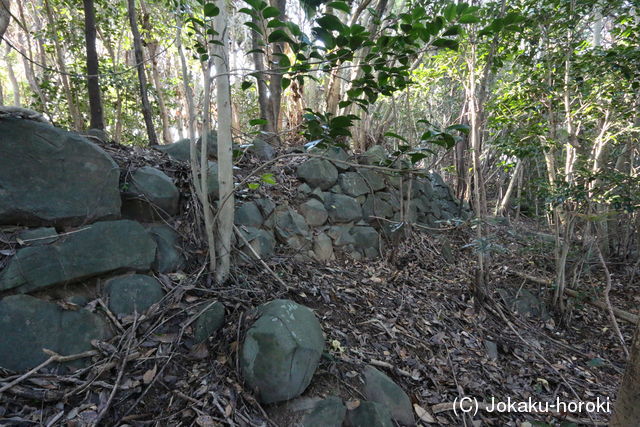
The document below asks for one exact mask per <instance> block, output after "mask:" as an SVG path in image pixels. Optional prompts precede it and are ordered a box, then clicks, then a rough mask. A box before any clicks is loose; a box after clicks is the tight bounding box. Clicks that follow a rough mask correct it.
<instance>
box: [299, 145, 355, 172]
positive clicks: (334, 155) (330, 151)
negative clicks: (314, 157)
mask: <svg viewBox="0 0 640 427" xmlns="http://www.w3.org/2000/svg"><path fill="white" fill-rule="evenodd" d="M309 152H310V153H313V154H318V155H320V156H324V157H327V158H330V159H335V160H342V161H346V160H348V159H349V155H348V154H347V152H346V151H344V149H343V148H342V147H338V146H335V145H333V146H330V147H327V148H325V149H322V148H317V147H314V148H312V149H311V150H309ZM331 163H333V165H334V166H335V167H336V168H337V169H338V170H340V171H344V170H347V169H349V167H350V166H349V165H348V164H347V163H343V162H335V161H334V162H331Z"/></svg>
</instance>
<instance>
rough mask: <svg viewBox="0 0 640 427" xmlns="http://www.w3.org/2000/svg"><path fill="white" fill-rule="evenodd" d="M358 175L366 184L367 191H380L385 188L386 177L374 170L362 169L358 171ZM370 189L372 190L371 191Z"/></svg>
mask: <svg viewBox="0 0 640 427" xmlns="http://www.w3.org/2000/svg"><path fill="white" fill-rule="evenodd" d="M358 173H359V174H360V175H361V176H362V178H363V179H364V181H365V182H366V186H367V191H378V190H382V189H383V188H385V186H386V184H385V183H384V175H382V174H381V173H380V172H377V171H374V170H372V169H366V168H360V169H358ZM369 188H370V189H371V190H369Z"/></svg>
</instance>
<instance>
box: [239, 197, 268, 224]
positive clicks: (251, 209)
mask: <svg viewBox="0 0 640 427" xmlns="http://www.w3.org/2000/svg"><path fill="white" fill-rule="evenodd" d="M235 223H236V224H237V225H246V226H248V227H260V226H261V225H262V224H263V223H264V218H263V217H262V213H261V212H260V209H259V208H258V205H257V204H256V203H254V202H245V203H243V204H241V205H240V206H238V207H237V208H236V215H235Z"/></svg>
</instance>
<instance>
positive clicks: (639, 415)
mask: <svg viewBox="0 0 640 427" xmlns="http://www.w3.org/2000/svg"><path fill="white" fill-rule="evenodd" d="M630 351H631V357H630V359H629V361H628V362H627V369H626V370H625V372H624V376H623V377H622V383H621V384H620V389H619V390H618V399H617V400H616V403H615V406H614V410H613V417H612V418H611V422H610V423H609V426H610V427H627V426H634V425H637V424H638V420H640V405H639V404H638V401H639V400H638V399H639V398H640V323H639V324H638V325H637V326H636V331H635V333H634V334H633V342H632V344H631V350H630Z"/></svg>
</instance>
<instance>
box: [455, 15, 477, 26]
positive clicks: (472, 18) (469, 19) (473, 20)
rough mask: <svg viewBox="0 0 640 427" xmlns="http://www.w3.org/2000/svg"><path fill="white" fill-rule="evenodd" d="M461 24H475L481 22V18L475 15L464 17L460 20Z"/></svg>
mask: <svg viewBox="0 0 640 427" xmlns="http://www.w3.org/2000/svg"><path fill="white" fill-rule="evenodd" d="M458 22H460V23H461V24H475V23H477V22H480V18H478V17H477V16H475V15H462V16H461V17H460V19H459V20H458Z"/></svg>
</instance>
